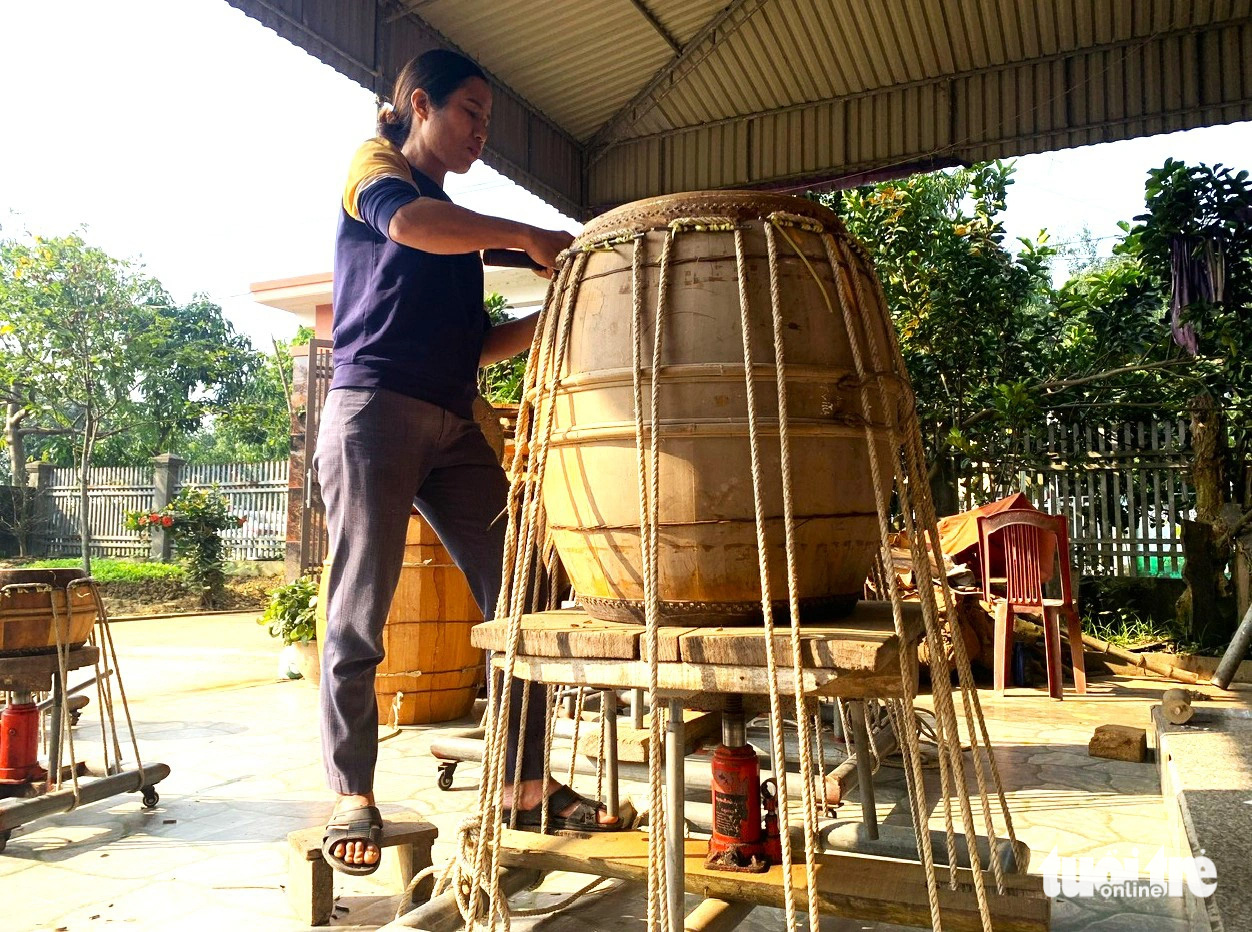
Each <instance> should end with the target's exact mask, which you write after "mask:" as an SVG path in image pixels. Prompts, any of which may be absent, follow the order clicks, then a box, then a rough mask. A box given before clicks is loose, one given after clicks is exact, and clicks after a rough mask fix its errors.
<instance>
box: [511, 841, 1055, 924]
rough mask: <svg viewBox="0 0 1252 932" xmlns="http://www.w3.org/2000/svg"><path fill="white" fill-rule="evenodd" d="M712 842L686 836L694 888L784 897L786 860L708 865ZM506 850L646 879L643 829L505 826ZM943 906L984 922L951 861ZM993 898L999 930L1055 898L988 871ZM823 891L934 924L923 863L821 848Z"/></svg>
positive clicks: (798, 874) (948, 914)
mask: <svg viewBox="0 0 1252 932" xmlns="http://www.w3.org/2000/svg"><path fill="white" fill-rule="evenodd" d="M707 850H708V843H707V842H706V841H704V840H702V839H691V840H688V841H687V842H686V845H685V850H684V861H685V863H684V878H685V880H684V884H685V887H686V890H687V892H688V893H697V894H700V895H701V896H704V897H705V898H715V899H724V900H733V901H737V902H744V903H751V904H753V905H757V906H775V907H781V906H782V905H783V888H782V867H781V866H775V867H772V868H770V869H769V870H768V871H766V872H765V873H763V874H739V873H728V872H725V871H714V870H709V869H708V868H706V867H705V866H704V856H705V854H706V853H707ZM501 856H502V859H503V862H504V863H505V864H506V865H509V866H517V867H529V868H535V869H538V870H542V871H552V870H565V871H574V872H581V873H591V874H596V875H599V876H602V877H616V878H620V879H623V880H633V881H639V882H646V880H647V877H648V838H647V835H645V834H644V833H642V832H614V833H609V834H605V835H596V836H550V835H535V834H533V833H527V832H515V831H508V830H505V832H504V834H503V839H502V850H501ZM935 875H936V877H937V879H938V882H939V908H940V914H941V916H942V918H943V927H944V928H945V929H963V930H971V932H972V930H981V929H982V923H981V921H980V919H979V915H978V904H977V899H976V898H975V894H974V889H973V874H972V873H971V872H970V871H968V870H958V871H957V881H958V884H960V885H959V886H958V888H957V889H956V890H955V891H953V890H950V889H948V886H947V883H948V869H947V868H945V867H936V868H935ZM983 878H984V882H985V883H986V885H987V899H988V903H989V905H990V908H991V915H992V919H993V922H994V925H995V928H996V929H997V932H1043V930H1046V929H1047V928H1048V924H1049V921H1050V917H1051V901H1050V900H1049V899H1048V897H1047V896H1046V895H1045V894H1044V892H1043V880H1042V878H1040V877H1037V876H1032V875H1022V874H1009V875H1006V876H1005V878H1004V882H1005V891H1004V895H1003V896H1001V895H999V894H997V893H996V890H995V880H994V878H993V877H992V876H991V874H990V873H989V872H988V873H984V875H983ZM792 884H793V888H794V890H795V900H796V907H797V909H800V910H804V909H807V904H808V885H807V883H806V880H805V869H804V859H803V856H802V855H800V856H799V858H798V863H796V864H793V865H792ZM817 893H818V897H819V898H820V909H821V912H822V915H824V916H840V917H843V918H848V919H860V920H868V921H872V922H890V923H896V924H899V925H907V926H916V927H920V928H929V927H930V924H931V922H930V904H929V900H928V899H927V895H926V880H925V874H924V872H923V870H922V866H921V865H920V864H916V863H911V862H906V861H892V860H886V859H880V858H866V857H862V856H859V855H853V854H834V853H832V854H822V855H818V858H817Z"/></svg>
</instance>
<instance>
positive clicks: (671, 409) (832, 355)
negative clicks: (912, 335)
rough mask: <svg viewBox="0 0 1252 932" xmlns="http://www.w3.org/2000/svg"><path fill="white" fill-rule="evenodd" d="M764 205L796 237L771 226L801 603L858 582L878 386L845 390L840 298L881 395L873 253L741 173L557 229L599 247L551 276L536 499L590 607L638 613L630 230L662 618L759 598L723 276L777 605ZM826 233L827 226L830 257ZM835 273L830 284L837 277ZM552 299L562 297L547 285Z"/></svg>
mask: <svg viewBox="0 0 1252 932" xmlns="http://www.w3.org/2000/svg"><path fill="white" fill-rule="evenodd" d="M781 214H786V215H790V216H791V218H792V219H787V218H786V217H783V216H781ZM771 215H775V220H776V221H777V222H778V223H780V224H782V225H783V228H784V229H785V232H786V235H787V237H789V238H790V241H791V243H794V244H795V246H796V247H798V248H799V249H800V250H801V251H802V252H803V255H804V258H803V259H802V258H800V256H799V255H797V253H796V251H795V249H793V247H792V245H791V244H790V243H789V242H788V240H787V239H784V238H782V237H781V236H779V237H778V239H777V240H776V242H777V245H778V262H777V269H778V281H777V287H778V289H779V296H780V306H781V310H782V317H783V326H782V346H783V352H784V366H785V372H786V392H787V411H786V415H787V418H788V424H789V435H790V458H791V472H792V492H793V498H794V515H795V530H796V539H795V553H796V565H797V569H798V579H799V595H800V605H801V614H802V618H803V619H817V618H820V617H830V616H832V615H838V614H840V613H843V612H846V611H847V610H849V609H850V608H851V607H852V606H853V605H854V604H855V602H856V600H857V598H858V597H859V595H860V593H861V591H862V586H863V583H864V581H865V578H866V575H867V572H868V570H869V567H870V563H871V560H872V559H873V555H874V552H875V550H876V548H877V547H878V541H879V537H878V528H877V517H876V510H875V501H874V486H873V483H872V479H871V472H870V462H869V455H868V451H869V447H868V443H867V440H866V426H867V424H868V426H869V427H870V429H871V434H872V436H873V437H874V438H875V439H874V443H875V445H876V446H877V448H878V451H879V453H880V454H881V462H882V463H883V465H884V467H885V468H886V469H887V470H888V472H887V473H886V476H885V478H886V479H887V481H889V478H890V475H891V473H890V466H889V465H888V464H890V463H891V451H890V445H889V441H888V435H887V430H886V425H887V421H886V412H885V410H884V406H883V405H882V404H881V403H880V402H879V401H877V400H876V401H874V402H873V403H872V405H871V409H870V410H869V411H865V410H864V409H863V405H862V395H861V390H860V389H861V381H860V380H859V379H858V377H857V374H856V367H855V365H854V360H853V355H852V349H851V345H850V341H849V335H848V331H847V327H846V326H845V322H844V315H843V311H842V308H843V307H845V306H848V307H850V310H851V317H852V326H853V329H854V334H853V335H854V338H855V339H856V340H857V341H858V345H859V346H860V347H861V349H862V352H863V354H865V360H864V365H865V367H866V369H867V370H868V369H872V366H873V363H872V359H871V357H870V350H871V349H872V350H873V351H875V352H876V353H877V357H878V359H879V361H880V365H881V368H882V369H883V370H884V371H882V372H880V373H878V376H879V377H877V378H875V376H874V375H873V374H871V375H869V376H868V378H869V379H871V380H873V381H874V382H875V384H874V385H873V386H871V387H872V388H873V393H872V394H873V396H874V398H875V399H878V398H882V397H885V398H887V399H888V403H889V404H892V405H894V404H895V403H896V400H897V399H899V397H900V394H901V389H902V386H903V382H902V381H901V379H900V377H899V373H900V371H901V365H900V363H899V360H898V355H897V353H896V351H895V349H894V341H893V339H892V335H891V332H890V330H889V328H890V327H891V323H890V318H889V316H888V313H887V310H886V308H885V307H884V306H883V304H882V302H881V299H880V297H879V291H878V289H877V287H876V283H875V281H874V278H873V275H874V273H873V270H872V268H871V267H870V265H869V263H868V261H867V260H866V259H865V258H863V254H862V253H861V252H860V250H859V249H857V248H856V247H855V244H854V243H853V242H852V241H851V239H850V237H849V236H848V234H847V233H846V231H845V230H844V228H843V226H842V224H841V223H840V222H839V220H838V218H837V217H836V216H835V214H834V213H833V212H831V211H830V210H828V209H826V208H825V207H822V206H821V205H818V204H816V203H812V202H809V201H805V200H802V199H799V198H794V197H787V196H781V195H769V194H758V193H748V192H701V193H694V194H681V195H674V196H670V197H661V198H654V199H650V200H646V201H640V202H638V203H635V204H630V205H627V206H625V207H622V208H619V209H617V210H613V211H611V212H609V213H606V214H604V215H603V216H601V217H599V218H597V219H596V220H594V221H593V222H592V223H590V224H589V225H588V226H587V228H586V229H585V230H584V231H583V233H582V235H581V236H580V237H579V238H578V240H577V241H576V242H575V248H576V249H577V248H579V247H582V248H584V249H586V248H588V247H599V248H592V249H589V250H588V258H587V261H586V264H585V266H583V267H582V271H581V274H579V275H578V280H577V281H572V282H571V283H570V288H575V287H576V289H577V290H576V292H573V294H574V298H573V301H572V305H571V308H570V312H569V313H572V319H571V320H570V321H569V331H568V333H569V338H568V349H567V352H566V354H565V358H564V360H563V361H562V363H561V368H560V380H559V384H558V388H557V393H556V400H555V407H554V420H553V432H552V436H551V440H550V447H549V450H550V452H549V456H548V465H547V470H546V475H545V477H544V483H543V501H544V505H545V507H546V509H547V515H548V522H549V526H550V528H551V532H552V535H553V539H554V542H555V544H556V547H557V549H558V551H559V552H560V555H561V559H562V561H563V562H564V564H565V567H566V569H567V570H568V572H569V575H570V578H571V580H572V581H573V584H574V587H575V588H576V590H577V592H578V595H579V598H580V599H581V601H582V604H583V605H584V607H585V608H586V610H587V611H588V612H589V613H590V614H592V615H593V616H595V617H597V618H602V619H606V620H615V621H631V620H633V621H642V619H643V599H644V591H643V582H642V581H643V563H642V558H641V551H640V529H639V528H640V516H639V492H638V466H637V455H636V440H635V411H634V393H633V387H632V375H633V371H634V370H633V362H632V339H633V337H632V306H633V297H632V295H633V288H632V280H633V279H632V256H633V249H634V248H636V246H635V245H634V244H635V243H636V242H637V243H638V244H639V248H643V249H645V250H646V253H645V257H644V260H645V267H644V275H643V279H644V281H643V319H642V322H641V323H642V327H641V328H640V329H641V331H642V333H643V335H644V336H643V340H642V343H643V346H642V357H641V358H642V360H643V366H642V369H643V371H642V378H643V405H644V409H645V418H646V417H647V412H648V410H649V408H648V405H649V397H650V395H651V391H652V379H653V378H654V376H655V377H657V378H659V380H660V384H659V412H658V417H659V429H658V431H657V433H658V437H659V450H660V477H659V478H660V495H659V523H658V527H659V538H660V540H659V550H660V559H659V591H660V599H661V603H662V604H661V620H662V622H663V623H665V624H672V625H718V624H725V623H736V622H752V621H754V620H759V619H760V617H761V584H760V570H759V564H758V547H757V537H756V524H755V509H754V501H753V482H752V473H751V457H750V447H749V436H748V408H747V400H746V399H747V393H746V389H745V374H744V353H743V342H742V327H741V325H740V289H741V287H742V288H743V289H744V292H745V294H746V299H747V303H748V308H749V317H750V325H749V340H750V346H751V357H752V362H753V384H754V387H755V396H756V414H757V418H758V426H759V435H760V444H761V456H760V462H761V472H762V476H763V479H764V484H763V492H764V498H763V501H764V512H765V516H766V520H765V522H764V523H765V537H766V542H767V551H768V558H769V583H770V594H771V598H772V599H773V602H774V605H775V606H776V608H777V610H778V617H779V618H780V619H784V618H785V616H786V610H787V576H786V559H785V551H784V529H783V524H784V523H783V514H784V512H783V499H782V482H781V459H780V446H779V418H778V398H779V393H778V389H777V385H776V381H775V379H776V372H777V370H776V367H775V354H774V331H773V321H772V314H771V300H770V291H771V281H770V263H769V259H768V252H767V239H766V227H767V225H768V224H770V223H771V222H773V221H771V220H770V217H771ZM693 218H694V219H693ZM684 220H692V221H693V222H686V223H684V222H683V221H684ZM719 220H729V221H730V222H731V224H732V225H733V226H734V227H738V228H739V229H741V230H742V231H743V234H744V246H745V250H744V251H745V255H746V261H745V262H744V263H743V264H742V266H740V264H739V262H738V261H737V259H736V247H735V233H734V232H733V230H730V229H721V228H719V227H721V226H722V225H723V224H722V223H720V222H719ZM675 222H678V223H677V226H676V227H674V228H673V229H674V232H672V233H671V232H670V231H671V224H675ZM670 235H672V236H673V242H672V247H671V253H670V263H669V273H668V274H669V288H668V294H667V295H666V296H665V303H666V307H667V310H666V311H665V316H664V326H663V330H662V352H661V366H662V368H661V370H660V373H659V376H658V375H657V374H656V373H654V372H653V370H652V353H653V349H652V347H653V339H652V334H653V328H654V324H655V319H656V316H655V315H656V312H657V306H658V293H657V287H658V277H659V262H660V257H661V254H662V246H663V243H664V241H665V238H666V237H667V236H670ZM827 235H828V236H829V237H833V238H834V239H833V245H834V246H835V247H836V262H835V264H834V265H832V263H831V261H830V259H829V258H828V252H827V239H826V237H827ZM577 267H578V266H576V265H575V266H574V268H577ZM570 274H576V273H570ZM836 275H837V276H838V277H839V279H840V282H839V285H840V286H841V287H836ZM565 294H566V295H568V294H570V291H569V290H568V289H567V290H566V292H565ZM554 300H561V292H560V291H558V292H557V297H556V299H554ZM566 316H568V315H566ZM553 342H554V341H553ZM880 390H885V392H886V394H885V395H881V394H880Z"/></svg>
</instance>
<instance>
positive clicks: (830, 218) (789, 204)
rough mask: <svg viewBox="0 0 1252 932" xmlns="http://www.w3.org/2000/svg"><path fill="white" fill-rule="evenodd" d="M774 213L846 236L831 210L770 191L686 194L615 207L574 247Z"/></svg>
mask: <svg viewBox="0 0 1252 932" xmlns="http://www.w3.org/2000/svg"><path fill="white" fill-rule="evenodd" d="M772 213H787V214H793V215H798V216H801V217H806V218H808V219H811V220H816V221H818V222H819V223H821V224H822V225H823V226H824V227H826V228H827V230H828V231H829V232H831V233H835V234H842V235H846V234H847V231H846V230H845V229H844V226H843V222H842V221H841V220H840V219H839V215H838V214H836V213H835V212H834V211H833V210H831V209H830V208H829V207H826V206H824V205H822V204H819V203H817V202H816V201H810V200H808V199H807V198H803V197H796V196H795V195H793V194H775V193H773V192H770V191H743V190H723V191H684V192H681V193H678V194H664V195H660V196H659V197H649V198H644V199H643V200H639V201H632V202H631V203H629V204H623V205H621V206H620V207H614V208H613V209H612V210H609V211H607V212H605V213H603V214H600V215H599V216H598V217H595V218H593V219H592V220H589V221H588V222H587V225H586V226H585V227H584V228H583V231H582V233H581V234H579V236H578V238H577V239H576V240H575V241H574V245H575V247H579V246H585V245H586V244H588V243H589V242H592V241H594V240H597V239H600V238H602V237H603V236H604V235H605V234H607V233H613V232H616V231H629V232H636V233H637V232H644V231H646V230H651V229H660V228H663V227H666V226H668V225H669V224H670V223H672V222H673V221H675V220H683V219H690V218H696V217H699V218H721V217H725V218H729V219H732V220H737V221H750V220H762V219H764V218H765V217H768V216H769V215H770V214H772Z"/></svg>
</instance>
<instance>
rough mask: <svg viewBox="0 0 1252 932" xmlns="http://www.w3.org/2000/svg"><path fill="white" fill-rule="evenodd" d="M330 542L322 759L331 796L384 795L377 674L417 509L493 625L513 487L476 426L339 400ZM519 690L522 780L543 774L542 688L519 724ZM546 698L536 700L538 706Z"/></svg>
mask: <svg viewBox="0 0 1252 932" xmlns="http://www.w3.org/2000/svg"><path fill="white" fill-rule="evenodd" d="M314 464H315V466H316V468H317V476H318V481H319V482H320V484H321V490H322V499H323V501H324V502H325V503H326V523H327V526H328V530H329V535H330V554H331V564H330V566H329V568H328V569H327V570H326V572H328V573H329V574H330V580H329V601H328V604H327V606H326V638H325V643H324V644H322V683H321V728H322V759H323V762H324V764H325V767H326V778H327V782H328V783H329V784H330V788H331V789H332V790H334V791H335V792H336V793H341V794H353V795H356V794H360V795H365V794H367V793H370V792H372V790H373V787H374V765H375V762H376V761H377V759H378V707H377V704H376V702H375V699H374V674H375V669H376V668H377V666H378V663H379V661H381V660H382V659H383V645H382V631H383V623H384V622H385V621H386V619H387V612H388V610H389V609H390V607H391V599H392V596H393V595H394V594H395V591H396V584H397V583H398V582H399V579H400V568H401V566H402V565H403V563H404V538H405V532H406V530H407V527H408V521H409V512H410V508H411V506H413V505H416V506H417V509H418V511H420V512H421V514H422V517H423V518H425V519H426V520H427V521H428V522H429V523H430V525H431V527H433V528H434V529H435V532H436V533H437V534H438V535H439V539H440V540H441V541H443V545H444V547H446V548H447V550H448V552H449V553H450V554H451V555H452V559H453V560H455V561H456V564H457V566H458V567H460V568H461V571H462V572H464V573H465V575H466V577H467V578H468V579H469V584H470V589H471V590H472V591H473V593H474V599H475V601H477V602H478V607H479V608H480V609H481V610H482V613H483V617H485V618H492V617H493V616H494V615H495V610H496V597H497V596H498V595H499V592H500V576H501V564H502V562H503V559H504V536H505V531H506V526H507V520H506V518H505V517H504V516H503V514H502V512H503V511H504V507H505V501H506V498H507V495H508V480H507V479H506V478H505V475H504V470H503V469H501V468H500V464H499V462H498V461H497V460H496V456H495V454H494V453H493V452H492V450H491V447H490V446H488V444H487V440H486V438H484V437H483V433H482V430H481V429H480V428H479V427H478V425H477V424H475V423H474V422H473V421H471V420H466V419H464V418H461V417H457V416H456V415H455V414H452V413H451V412H449V411H447V410H445V409H443V408H440V407H438V406H437V405H433V404H429V403H427V402H424V401H418V400H417V399H415V398H410V397H408V396H406V395H401V394H398V393H396V392H391V391H387V390H386V389H378V390H374V389H359V388H341V389H335V390H334V391H332V392H330V394H329V396H328V397H327V399H326V407H325V409H324V410H323V412H322V423H321V428H320V430H319V432H318V439H317V452H316V453H315V455H314ZM521 692H522V684H521V681H520V680H514V682H513V695H512V699H511V700H510V704H509V705H510V709H511V712H512V715H511V716H510V722H509V750H508V758H507V760H508V772H507V774H506V779H507V780H508V781H512V780H513V778H514V772H513V768H514V761H515V759H516V754H517V738H518V735H519V733H520V734H521V735H522V736H523V737H522V743H523V754H522V779H523V780H534V779H539V778H540V777H542V776H543V775H544V773H543V739H544V703H543V701H542V698H543V695H544V693H543V690H542V689H539V690H534V689H532V693H531V700H532V701H531V702H530V703H529V704H528V712H527V716H526V722H525V725H524V726H523V725H522V723H521V721H520V719H521V704H522V700H521ZM536 700H538V701H536Z"/></svg>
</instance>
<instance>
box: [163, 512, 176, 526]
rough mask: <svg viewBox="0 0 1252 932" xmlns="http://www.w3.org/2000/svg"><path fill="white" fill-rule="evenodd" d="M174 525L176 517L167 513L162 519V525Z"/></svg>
mask: <svg viewBox="0 0 1252 932" xmlns="http://www.w3.org/2000/svg"><path fill="white" fill-rule="evenodd" d="M173 526H174V519H173V518H171V517H170V516H169V515H166V516H165V517H163V518H162V519H161V527H173Z"/></svg>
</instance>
